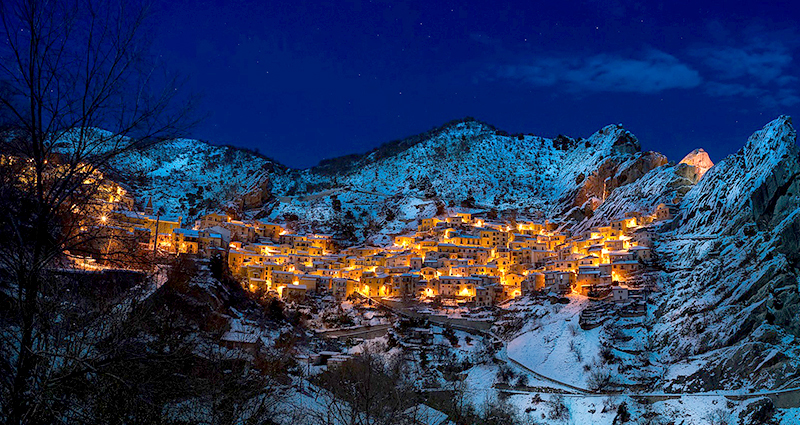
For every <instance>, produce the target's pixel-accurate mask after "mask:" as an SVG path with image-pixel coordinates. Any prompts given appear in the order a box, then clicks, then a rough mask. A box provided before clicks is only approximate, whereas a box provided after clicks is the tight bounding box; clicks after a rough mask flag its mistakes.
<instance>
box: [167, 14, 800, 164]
mask: <svg viewBox="0 0 800 425" xmlns="http://www.w3.org/2000/svg"><path fill="white" fill-rule="evenodd" d="M156 12H157V13H156V19H157V24H158V25H157V26H158V28H159V32H158V33H157V34H155V39H156V41H155V45H154V46H153V47H154V53H156V54H159V55H161V56H162V57H163V59H164V60H165V61H166V62H167V66H168V68H170V69H175V70H177V71H179V72H180V73H182V74H183V75H184V76H186V77H188V81H189V87H190V89H191V90H192V91H195V92H197V93H199V94H200V95H201V96H202V102H201V105H200V106H201V108H200V109H201V112H202V113H205V114H208V118H206V119H205V120H204V121H203V122H202V123H201V124H200V125H199V126H197V127H196V128H195V129H194V130H193V132H192V134H191V136H192V137H195V138H199V139H203V140H208V141H210V142H212V143H216V144H233V145H236V146H242V147H247V148H252V149H258V150H259V151H260V152H261V153H263V154H265V155H267V156H270V157H272V158H275V159H277V160H278V161H280V162H281V163H284V164H286V165H289V166H292V167H309V166H313V165H315V164H316V163H318V162H319V161H320V160H321V159H323V158H330V157H335V156H340V155H344V154H349V153H361V152H365V151H367V150H369V149H371V148H373V147H375V146H378V145H380V144H381V143H384V142H387V141H390V140H394V139H400V138H403V137H406V136H410V135H413V134H417V133H420V132H423V131H426V130H429V129H431V128H432V127H436V126H439V125H442V124H444V123H445V122H447V121H449V120H452V119H456V118H462V117H465V116H473V117H475V118H478V119H480V120H483V121H486V122H489V123H491V124H493V125H495V126H497V127H499V128H501V129H503V130H506V131H508V132H510V133H516V132H523V133H533V134H536V135H541V136H546V137H553V136H556V135H558V134H562V133H563V134H567V135H570V136H573V137H579V136H580V137H586V136H589V135H591V134H592V133H593V132H595V131H597V130H598V129H600V128H601V127H603V126H605V125H607V124H613V123H622V124H623V125H624V126H625V128H627V129H628V130H630V131H631V132H633V133H634V134H635V135H636V136H637V137H638V138H639V140H640V141H641V143H642V147H643V149H645V150H657V151H660V152H662V153H664V154H666V155H667V156H668V157H669V158H670V159H674V160H680V158H681V157H682V156H683V155H685V154H686V153H688V152H689V151H691V150H692V149H694V148H696V147H703V148H705V149H706V150H707V151H708V152H709V154H710V155H711V158H712V159H713V160H714V161H718V160H720V159H722V158H723V157H724V156H726V155H728V154H730V153H732V152H734V151H736V150H737V149H739V148H740V147H741V146H742V145H743V144H744V143H745V141H746V139H747V137H748V136H749V135H750V134H752V132H753V131H755V130H757V129H759V128H761V127H762V126H763V125H764V124H766V123H767V122H768V121H770V120H772V119H774V118H776V117H777V116H778V115H781V114H788V115H793V116H795V117H796V118H797V117H798V115H799V114H798V112H800V89H798V87H800V81H798V77H800V71H799V70H798V69H799V68H798V60H797V59H796V58H797V56H798V51H800V37H798V36H799V35H800V31H799V30H798V26H797V25H798V22H800V21H798V18H800V5H797V4H796V3H795V2H792V1H785V2H782V3H777V4H773V5H769V4H767V3H763V2H750V3H742V2H730V1H726V2H721V1H715V2H708V3H707V2H702V1H686V2H671V1H664V2H650V1H648V2H615V1H607V0H598V1H584V2H558V1H548V2H543V1H542V2H533V1H523V2H519V3H499V2H497V3H495V2H467V1H440V0H428V1H421V2H402V3H401V2H396V1H320V2H305V1H298V0H293V1H286V2H284V1H276V0H262V1H251V0H244V1H236V2H230V1H192V0H187V1H163V0H161V1H160V2H157V3H156ZM798 119H800V118H798ZM795 124H796V125H800V122H798V121H795Z"/></svg>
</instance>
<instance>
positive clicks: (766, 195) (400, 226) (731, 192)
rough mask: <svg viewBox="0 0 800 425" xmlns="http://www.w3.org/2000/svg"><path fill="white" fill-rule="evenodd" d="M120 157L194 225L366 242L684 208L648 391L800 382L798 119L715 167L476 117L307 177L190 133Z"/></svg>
mask: <svg viewBox="0 0 800 425" xmlns="http://www.w3.org/2000/svg"><path fill="white" fill-rule="evenodd" d="M118 165H122V166H124V167H127V168H129V169H131V170H133V173H132V174H133V176H134V178H133V179H131V180H129V181H128V183H129V185H130V186H131V188H132V189H133V191H134V193H135V194H137V195H138V196H139V199H140V201H141V200H143V199H144V198H146V197H150V196H152V197H153V200H154V203H155V204H156V205H157V206H162V207H164V208H165V210H166V211H167V212H168V213H173V214H181V215H184V217H188V218H193V217H196V216H197V215H199V214H202V213H204V212H206V211H212V210H216V209H219V208H220V207H224V208H227V209H229V210H231V211H234V212H236V213H238V214H242V215H244V216H251V217H268V218H270V219H275V220H278V221H281V220H283V221H286V220H288V221H290V222H291V223H292V224H293V225H295V226H297V227H302V228H306V229H308V230H314V231H320V232H334V233H339V234H340V235H344V234H345V233H348V232H349V235H350V237H352V238H353V239H352V240H353V241H354V242H355V241H358V240H362V239H363V238H364V237H365V236H370V237H371V238H372V240H373V241H375V242H381V241H387V240H388V239H387V238H386V235H388V234H392V233H399V232H402V231H405V230H406V229H409V228H412V227H414V226H415V225H416V224H417V220H418V219H419V218H421V217H425V216H430V215H432V214H435V213H436V211H437V209H441V208H442V207H444V206H447V205H468V206H475V207H477V208H484V209H496V210H500V211H502V210H512V211H516V212H517V213H519V214H523V215H536V214H540V215H542V216H544V217H546V218H556V219H559V218H560V219H565V220H568V221H569V222H570V223H572V224H571V225H572V228H573V230H576V231H579V230H583V229H586V228H588V227H590V226H593V225H600V224H606V223H608V221H609V220H612V219H616V218H620V217H622V216H624V214H626V213H628V212H630V211H641V212H646V213H651V212H652V211H653V208H654V207H655V206H656V205H658V204H659V203H671V204H676V205H677V215H676V217H675V218H674V219H673V220H671V221H668V222H666V223H665V224H662V225H660V226H657V227H654V228H652V229H650V231H649V232H648V235H647V237H648V238H650V239H652V240H653V244H654V252H655V254H656V256H657V258H658V259H659V263H658V265H659V267H660V270H661V271H658V272H657V273H656V275H657V276H656V278H657V281H658V284H659V285H660V287H661V292H660V293H659V294H657V295H655V296H654V297H653V299H652V300H651V301H652V305H653V306H652V307H651V309H650V311H649V317H650V318H649V319H648V323H647V325H646V326H645V328H641V329H640V330H638V331H637V332H636V333H635V337H636V338H639V339H641V340H642V341H640V344H639V345H640V346H646V347H647V348H648V350H647V351H648V352H650V353H652V358H651V359H649V360H647V361H645V360H644V359H640V360H636V362H640V363H641V364H642V365H645V364H646V365H648V366H647V367H650V368H653V367H655V368H661V369H662V370H663V373H661V374H660V376H661V378H660V379H659V380H658V381H657V382H648V385H653V386H655V387H660V388H666V389H670V390H682V389H683V390H709V389H719V388H726V389H739V388H749V387H760V388H776V387H782V386H790V385H796V384H797V381H798V380H800V361H798V359H800V349H798V348H797V344H796V337H797V336H800V322H798V321H797V320H796V317H798V313H800V311H798V310H800V295H798V283H799V282H800V281H799V280H798V276H799V274H798V264H800V238H798V235H800V197H798V194H799V193H800V179H798V176H800V159H798V147H797V145H796V134H795V131H794V129H793V128H792V125H791V120H790V118H788V117H780V118H778V119H776V120H775V121H773V122H771V123H769V124H767V125H766V126H765V127H764V128H763V129H762V130H760V131H758V132H756V133H755V134H754V135H753V136H752V137H751V138H750V139H749V140H748V142H747V144H746V145H745V146H744V147H743V148H742V149H741V150H740V151H739V152H737V153H735V154H733V155H731V156H730V157H728V158H726V159H725V160H723V161H721V162H720V163H718V164H716V165H714V164H713V163H711V161H710V159H709V158H708V155H707V154H706V153H705V152H704V151H703V150H702V149H698V150H695V151H693V152H691V153H689V154H688V155H687V156H686V157H685V158H683V160H681V161H680V162H678V163H675V162H668V160H667V158H666V157H664V156H663V155H661V154H659V153H655V152H641V148H640V145H639V143H638V141H637V139H636V138H635V137H634V136H633V135H631V134H630V133H629V132H627V131H626V130H624V129H623V128H622V127H621V126H619V125H611V126H607V127H605V128H603V129H601V130H600V131H598V132H596V133H595V134H593V135H592V136H590V137H589V138H587V139H573V138H568V137H564V136H559V137H557V138H552V139H550V138H542V137H537V136H532V135H507V134H506V133H504V132H502V131H499V130H497V129H495V128H494V127H492V126H490V125H488V124H485V123H481V122H478V121H475V120H461V121H457V122H453V123H450V124H448V125H445V126H443V127H441V128H438V129H434V130H432V131H430V132H428V133H425V134H423V135H419V136H415V137H413V138H409V139H406V140H403V141H399V142H392V143H389V144H386V145H383V146H381V147H379V148H377V149H375V150H374V151H372V152H369V153H367V154H364V155H351V156H348V157H343V158H338V159H336V160H330V161H325V162H323V163H322V164H320V165H319V166H317V167H314V168H311V169H307V170H292V169H289V168H287V167H284V166H281V165H280V164H277V163H275V162H274V161H270V160H268V159H266V158H263V157H261V156H259V155H257V154H254V153H252V152H247V151H243V150H238V149H235V148H230V147H218V146H213V145H209V144H207V143H203V142H198V141H192V140H178V141H173V142H170V143H169V144H166V145H161V146H158V147H155V148H151V149H148V150H145V151H141V152H136V153H134V154H130V155H128V156H126V157H125V158H121V159H120V162H119V164H118ZM576 317H577V316H576ZM523 329H528V328H525V327H523ZM637 329H639V328H637ZM531 332H534V331H531ZM578 335H581V334H580V333H579V334H578ZM571 338H578V339H579V338H580V336H578V337H575V336H573V337H571ZM589 345H591V344H589ZM587 346H588V345H587ZM599 354H600V353H595V354H594V355H595V356H597V355H599ZM587 355H589V356H591V355H592V353H587ZM633 381H636V380H635V379H634V380H633ZM633 381H632V382H633ZM637 382H639V381H637ZM641 382H643V381H641Z"/></svg>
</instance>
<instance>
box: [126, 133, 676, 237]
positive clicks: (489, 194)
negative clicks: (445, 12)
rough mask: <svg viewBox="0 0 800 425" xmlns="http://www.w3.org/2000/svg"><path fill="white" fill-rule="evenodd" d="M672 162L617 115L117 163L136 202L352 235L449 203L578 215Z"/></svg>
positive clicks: (191, 144) (207, 149) (165, 148)
mask: <svg viewBox="0 0 800 425" xmlns="http://www.w3.org/2000/svg"><path fill="white" fill-rule="evenodd" d="M666 162H667V160H666V158H665V157H664V156H663V155H661V154H658V153H655V152H644V153H643V152H641V148H640V146H639V142H638V141H637V139H636V138H635V137H634V136H633V135H632V134H630V133H629V132H627V131H626V130H625V129H623V128H622V127H621V126H620V125H610V126H607V127H605V128H603V129H601V130H600V131H598V132H596V133H595V134H593V135H592V136H590V137H589V138H587V139H572V138H569V137H565V136H559V137H556V138H554V139H549V138H543V137H537V136H532V135H508V134H507V133H505V132H503V131H500V130H497V129H495V128H494V127H492V126H491V125H488V124H485V123H482V122H479V121H475V120H472V119H465V120H459V121H455V122H453V123H450V124H447V125H445V126H443V127H441V128H437V129H434V130H431V131H429V132H427V133H424V134H421V135H418V136H414V137H411V138H409V139H406V140H402V141H398V142H392V143H388V144H385V145H383V146H381V147H379V148H377V149H375V150H373V151H372V152H369V153H367V154H364V155H351V156H347V157H342V158H338V159H334V160H330V161H325V162H323V163H322V164H320V165H319V166H317V167H314V168H311V169H307V170H291V169H287V168H286V167H283V166H281V165H279V164H276V163H275V162H273V161H270V160H268V159H265V158H263V157H260V156H258V155H256V154H253V153H250V152H248V151H243V150H237V149H235V148H230V147H219V146H213V145H209V144H207V143H205V142H200V141H195V140H184V139H182V140H175V141H171V142H168V143H166V144H163V145H159V146H157V147H153V148H150V149H147V150H144V151H141V152H134V153H131V154H129V155H126V156H125V157H124V158H121V159H120V160H119V161H118V162H117V164H116V165H117V166H118V167H119V168H121V169H128V170H131V173H130V174H131V176H126V181H127V182H128V183H129V185H130V186H131V187H132V188H133V192H134V194H136V195H137V197H138V199H139V201H140V202H141V203H144V202H146V200H147V198H149V197H150V196H152V197H153V201H154V205H156V207H157V208H158V207H163V208H164V209H165V211H166V212H168V213H170V214H174V215H182V216H184V217H186V218H187V219H189V220H191V219H193V218H196V217H197V216H198V215H199V214H202V213H204V212H206V211H210V210H214V209H217V208H220V207H221V208H226V209H231V210H233V211H235V212H237V213H244V215H246V216H247V215H249V216H258V217H264V216H267V217H269V218H270V219H274V220H277V221H286V220H287V219H288V220H290V221H295V224H296V225H297V226H298V227H305V228H306V229H308V230H314V231H320V232H333V233H338V234H340V236H345V235H343V233H350V235H349V236H350V239H351V240H352V239H361V238H363V237H366V236H372V237H373V238H378V239H380V238H381V237H384V239H385V236H382V235H386V234H391V233H397V232H401V231H403V230H404V229H407V228H411V227H414V226H415V225H416V222H417V220H418V219H419V218H420V217H423V216H430V215H431V214H434V213H435V212H436V210H437V207H438V208H439V209H441V208H442V207H443V206H448V205H449V206H453V205H455V206H459V205H462V204H463V205H469V206H475V207H477V208H484V209H496V210H499V211H502V210H515V211H518V212H520V213H523V214H533V215H538V214H541V215H544V216H545V217H548V218H552V217H562V216H564V215H568V216H569V217H570V218H572V219H575V220H581V219H583V218H584V217H586V216H587V215H591V212H592V210H593V209H594V208H596V207H597V206H598V205H600V204H601V203H602V201H603V200H604V199H605V198H606V197H608V196H609V195H610V194H611V193H613V192H614V190H615V189H616V188H618V187H623V186H625V185H627V184H630V183H631V182H633V181H636V180H637V179H639V178H641V177H642V176H644V175H646V174H647V172H648V171H650V170H651V169H653V168H656V167H658V166H660V165H663V164H665V163H666ZM342 229H351V230H352V229H355V234H353V231H349V232H342ZM377 241H378V242H380V240H377Z"/></svg>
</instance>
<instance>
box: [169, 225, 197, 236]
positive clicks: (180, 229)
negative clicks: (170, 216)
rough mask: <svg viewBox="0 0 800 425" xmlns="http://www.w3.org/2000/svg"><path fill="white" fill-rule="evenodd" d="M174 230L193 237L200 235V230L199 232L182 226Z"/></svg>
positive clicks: (173, 230)
mask: <svg viewBox="0 0 800 425" xmlns="http://www.w3.org/2000/svg"><path fill="white" fill-rule="evenodd" d="M172 232H173V233H181V234H183V235H184V236H191V237H195V238H198V237H200V232H198V231H197V230H191V229H184V228H182V227H176V228H175V229H172Z"/></svg>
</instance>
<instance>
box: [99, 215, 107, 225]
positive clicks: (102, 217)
mask: <svg viewBox="0 0 800 425" xmlns="http://www.w3.org/2000/svg"><path fill="white" fill-rule="evenodd" d="M100 221H101V222H103V223H105V222H107V221H108V217H106V216H105V215H101V216H100Z"/></svg>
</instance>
